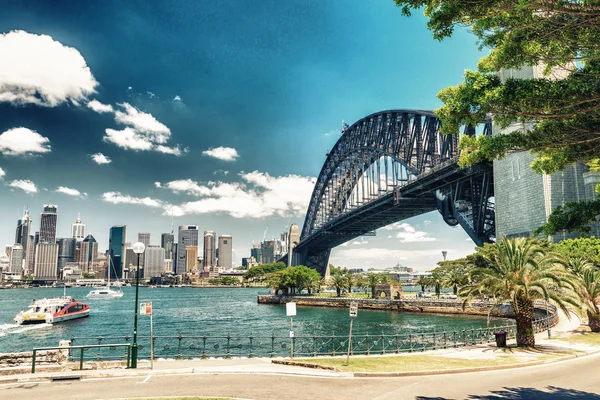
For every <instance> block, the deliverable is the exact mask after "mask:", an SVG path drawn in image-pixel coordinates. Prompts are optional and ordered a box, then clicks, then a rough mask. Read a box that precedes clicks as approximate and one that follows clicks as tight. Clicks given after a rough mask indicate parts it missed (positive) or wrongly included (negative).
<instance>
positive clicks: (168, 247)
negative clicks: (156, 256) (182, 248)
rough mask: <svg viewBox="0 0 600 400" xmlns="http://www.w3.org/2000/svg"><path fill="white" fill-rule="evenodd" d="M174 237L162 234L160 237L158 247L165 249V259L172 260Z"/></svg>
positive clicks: (170, 234) (169, 234)
mask: <svg viewBox="0 0 600 400" xmlns="http://www.w3.org/2000/svg"><path fill="white" fill-rule="evenodd" d="M174 241H175V236H174V235H173V234H172V233H163V234H162V235H160V247H162V248H163V249H165V259H173V242H174Z"/></svg>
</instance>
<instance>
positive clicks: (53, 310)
mask: <svg viewBox="0 0 600 400" xmlns="http://www.w3.org/2000/svg"><path fill="white" fill-rule="evenodd" d="M89 315H90V307H89V306H88V305H87V304H84V303H80V302H78V301H75V299H74V298H73V297H70V296H63V297H57V298H53V299H41V300H33V302H32V303H31V304H30V305H29V308H28V309H27V310H26V311H21V312H19V313H18V314H17V315H16V316H15V318H14V321H15V324H18V325H26V324H44V323H46V324H56V323H58V322H63V321H69V320H72V319H77V318H84V317H87V316H89Z"/></svg>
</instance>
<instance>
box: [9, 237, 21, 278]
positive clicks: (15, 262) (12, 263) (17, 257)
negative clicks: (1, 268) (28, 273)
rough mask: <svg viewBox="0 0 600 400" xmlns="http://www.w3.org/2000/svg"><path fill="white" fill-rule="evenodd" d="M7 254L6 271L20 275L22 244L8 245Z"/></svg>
mask: <svg viewBox="0 0 600 400" xmlns="http://www.w3.org/2000/svg"><path fill="white" fill-rule="evenodd" d="M8 256H9V262H8V265H9V267H8V268H9V269H8V272H10V273H11V274H12V275H20V274H21V271H22V270H23V256H24V254H23V246H21V245H20V244H14V245H12V246H10V253H9V254H8Z"/></svg>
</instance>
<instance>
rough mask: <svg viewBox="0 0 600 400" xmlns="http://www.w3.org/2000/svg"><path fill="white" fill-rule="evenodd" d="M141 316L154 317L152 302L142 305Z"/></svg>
mask: <svg viewBox="0 0 600 400" xmlns="http://www.w3.org/2000/svg"><path fill="white" fill-rule="evenodd" d="M140 314H141V315H152V302H151V301H150V302H148V303H140Z"/></svg>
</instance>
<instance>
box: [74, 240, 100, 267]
mask: <svg viewBox="0 0 600 400" xmlns="http://www.w3.org/2000/svg"><path fill="white" fill-rule="evenodd" d="M97 253H98V242H96V239H95V238H94V237H93V236H92V235H87V236H86V237H85V239H83V241H82V242H81V243H80V256H79V260H77V262H78V263H79V267H80V268H81V270H82V271H84V272H88V271H89V270H90V266H91V265H93V264H94V261H95V258H96V254H97Z"/></svg>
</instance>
